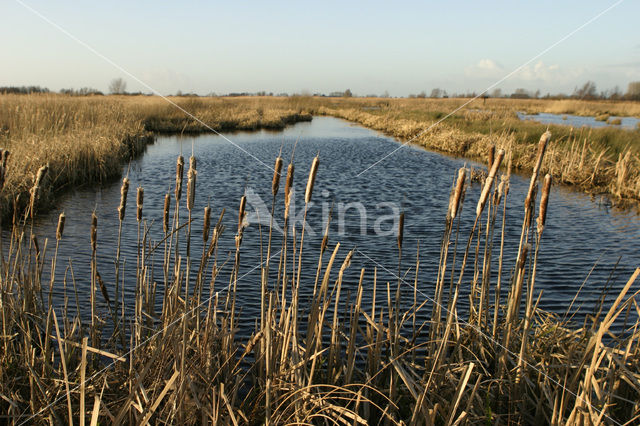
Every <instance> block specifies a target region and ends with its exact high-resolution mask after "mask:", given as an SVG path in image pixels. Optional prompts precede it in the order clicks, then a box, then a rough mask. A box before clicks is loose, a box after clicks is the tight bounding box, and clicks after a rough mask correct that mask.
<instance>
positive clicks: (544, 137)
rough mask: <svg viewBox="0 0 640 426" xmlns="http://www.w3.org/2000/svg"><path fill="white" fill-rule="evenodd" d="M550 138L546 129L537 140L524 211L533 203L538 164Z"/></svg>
mask: <svg viewBox="0 0 640 426" xmlns="http://www.w3.org/2000/svg"><path fill="white" fill-rule="evenodd" d="M550 139H551V132H549V131H546V132H544V133H543V134H542V136H541V137H540V142H538V156H537V158H536V163H535V165H534V167H533V172H532V173H531V181H530V182H529V191H528V192H527V198H525V200H524V209H525V211H529V210H530V209H531V207H532V205H533V203H532V195H533V187H534V186H536V183H537V181H538V174H539V173H540V166H541V165H542V159H543V158H544V153H545V150H546V149H547V144H548V142H549V140H550Z"/></svg>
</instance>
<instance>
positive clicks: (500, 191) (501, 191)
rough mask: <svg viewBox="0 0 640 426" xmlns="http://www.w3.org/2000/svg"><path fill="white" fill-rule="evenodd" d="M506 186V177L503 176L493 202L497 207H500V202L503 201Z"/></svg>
mask: <svg viewBox="0 0 640 426" xmlns="http://www.w3.org/2000/svg"><path fill="white" fill-rule="evenodd" d="M504 185H505V176H504V175H502V178H501V179H500V184H498V190H497V191H496V195H495V198H494V201H493V204H495V205H496V206H499V205H500V201H502V196H503V195H504Z"/></svg>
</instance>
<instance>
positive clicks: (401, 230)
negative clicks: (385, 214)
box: [398, 212, 404, 250]
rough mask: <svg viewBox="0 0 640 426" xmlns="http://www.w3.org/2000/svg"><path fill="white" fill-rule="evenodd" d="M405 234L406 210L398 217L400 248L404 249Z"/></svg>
mask: <svg viewBox="0 0 640 426" xmlns="http://www.w3.org/2000/svg"><path fill="white" fill-rule="evenodd" d="M403 236H404V212H402V213H400V217H399V218H398V250H402V238H403Z"/></svg>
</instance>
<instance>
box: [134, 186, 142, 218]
mask: <svg viewBox="0 0 640 426" xmlns="http://www.w3.org/2000/svg"><path fill="white" fill-rule="evenodd" d="M143 203H144V189H143V188H142V187H141V186H139V187H138V193H137V194H136V205H137V206H138V211H137V212H136V220H137V221H138V222H140V221H141V220H142V204H143Z"/></svg>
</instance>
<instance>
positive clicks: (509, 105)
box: [300, 98, 640, 201]
mask: <svg viewBox="0 0 640 426" xmlns="http://www.w3.org/2000/svg"><path fill="white" fill-rule="evenodd" d="M467 101H468V100H465V99H442V100H433V99H330V100H325V99H317V98H315V99H307V100H306V101H303V100H301V101H300V102H301V103H303V104H305V105H307V108H309V109H310V110H312V111H314V113H317V114H325V115H331V116H334V117H340V118H344V119H346V120H350V121H354V122H356V123H359V124H362V125H364V126H366V127H369V128H371V129H375V130H379V131H382V132H384V133H385V134H388V135H391V136H393V137H395V138H398V139H399V140H401V141H411V142H412V143H414V144H418V145H421V146H424V147H425V148H427V149H430V150H436V151H440V152H444V153H448V154H452V155H456V156H463V157H468V158H471V159H482V158H483V157H484V155H485V153H486V152H487V150H488V148H489V146H491V145H496V146H498V147H502V148H508V149H509V150H511V151H513V164H514V167H516V168H517V169H519V170H521V171H523V172H530V171H531V170H532V169H533V165H534V161H535V156H534V155H533V154H532V150H531V147H532V146H533V145H534V144H535V143H536V141H537V135H540V134H541V133H543V132H544V131H546V130H547V129H549V130H551V132H552V133H553V135H554V138H553V143H552V144H551V146H550V147H549V151H550V152H549V158H548V160H547V162H546V163H545V165H544V169H543V172H545V173H546V172H548V173H552V174H553V175H554V176H555V177H557V179H556V180H557V181H558V182H561V183H565V184H569V185H574V186H576V187H578V188H580V189H582V190H585V191H587V192H592V193H604V194H611V195H613V196H614V198H615V199H617V200H623V201H624V200H639V199H640V157H639V153H640V129H638V130H623V129H616V128H598V129H586V128H582V129H574V128H572V127H570V126H553V125H551V126H548V125H545V124H540V123H535V122H532V121H520V120H519V119H518V117H517V114H516V112H517V111H520V110H523V109H527V108H534V109H535V108H537V109H539V110H540V111H542V110H547V109H553V108H555V106H556V105H557V102H556V101H539V100H536V101H521V100H507V99H489V100H487V101H486V102H485V101H483V100H482V99H479V100H475V101H473V102H471V103H470V104H469V105H467V106H465V107H464V108H463V109H461V110H459V111H457V112H455V113H453V114H451V115H450V116H448V115H449V114H450V113H452V112H453V111H455V110H456V109H458V108H459V107H461V106H462V105H463V104H464V103H465V102H467ZM595 104H596V106H597V105H600V104H599V103H595ZM627 104H630V105H632V106H633V107H637V105H635V104H631V103H626V104H621V105H627ZM603 105H604V106H603V108H608V104H604V103H603ZM596 106H594V105H592V103H588V102H585V103H584V110H585V111H596V110H595V108H596ZM445 117H446V119H445ZM440 120H443V121H442V122H439V121H440Z"/></svg>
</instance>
